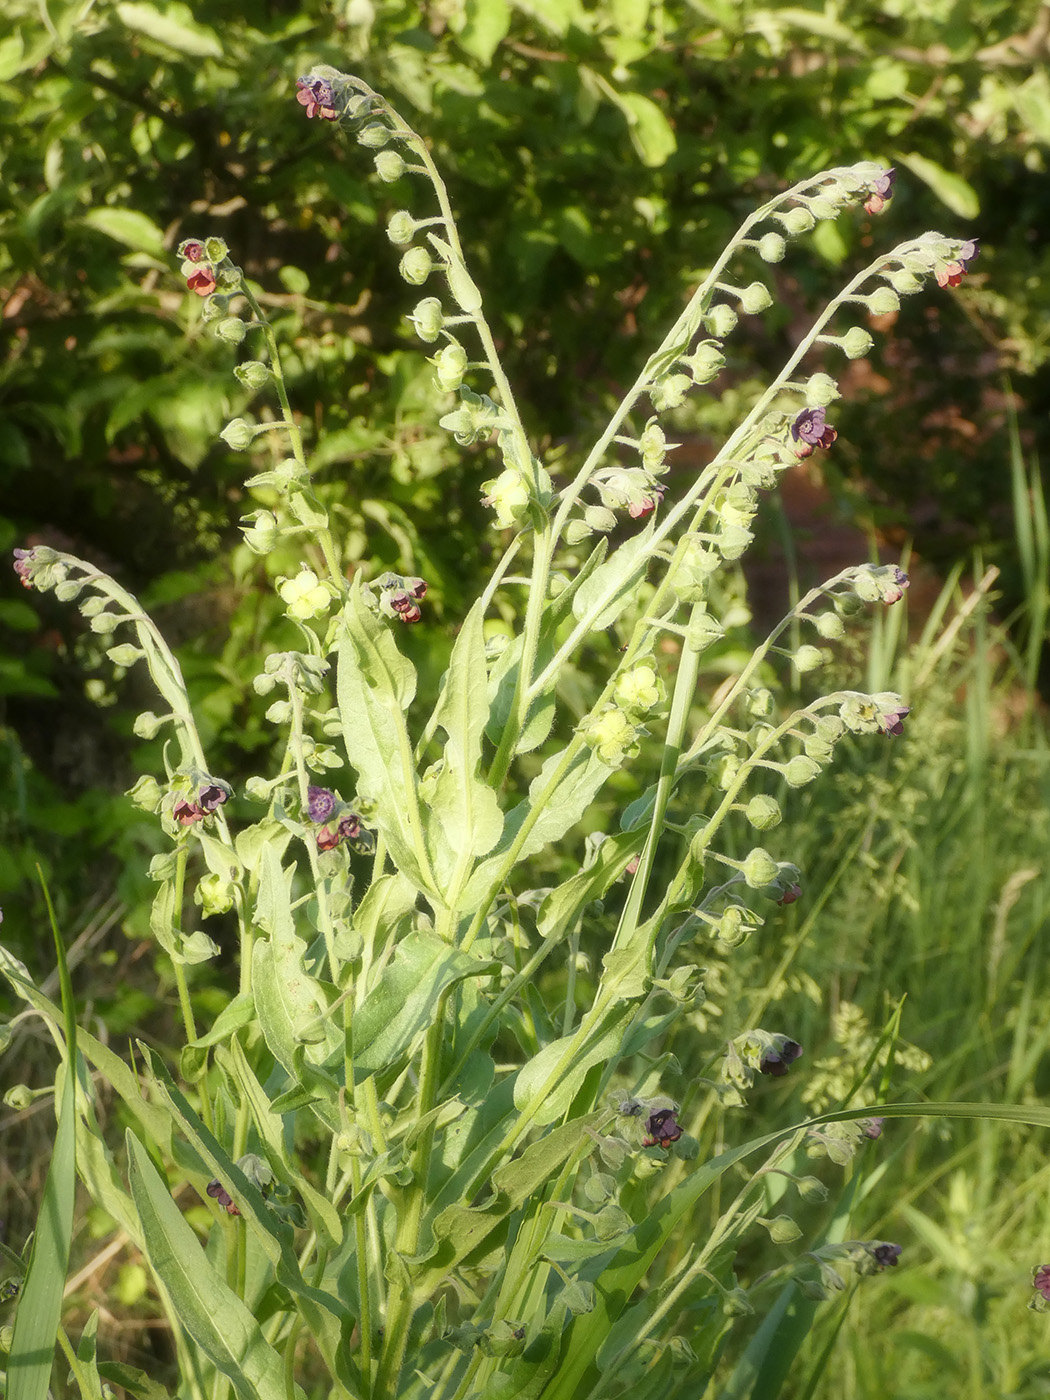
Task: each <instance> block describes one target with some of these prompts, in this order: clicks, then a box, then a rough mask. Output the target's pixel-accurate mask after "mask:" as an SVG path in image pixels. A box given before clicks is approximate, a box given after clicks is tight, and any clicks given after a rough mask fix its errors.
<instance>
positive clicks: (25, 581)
mask: <svg viewBox="0 0 1050 1400" xmlns="http://www.w3.org/2000/svg"><path fill="white" fill-rule="evenodd" d="M15 573H16V574H17V575H18V577H19V579H20V580H21V582H22V587H23V588H32V586H33V551H32V550H31V549H16V550H15Z"/></svg>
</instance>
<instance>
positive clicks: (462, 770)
mask: <svg viewBox="0 0 1050 1400" xmlns="http://www.w3.org/2000/svg"><path fill="white" fill-rule="evenodd" d="M483 619H484V613H483V609H482V606H481V604H480V603H477V604H475V605H474V607H473V608H471V610H470V612H469V613H468V614H467V617H466V619H465V620H464V623H463V626H462V627H461V628H460V632H459V636H458V637H457V638H456V644H455V646H454V647H453V648H452V657H451V660H450V661H449V667H448V671H447V672H446V673H445V678H444V684H443V686H442V690H441V695H440V698H439V699H438V703H437V707H436V709H435V711H434V719H433V723H434V725H435V726H436V727H438V728H441V729H443V730H444V731H445V734H446V735H447V742H446V744H445V752H444V757H443V760H442V765H441V770H440V773H439V775H438V777H437V779H436V781H435V783H434V786H433V789H432V791H431V793H430V795H429V797H427V798H426V799H425V800H426V802H427V805H428V806H429V808H430V816H429V819H428V821H427V845H428V847H429V849H430V851H431V856H432V859H433V861H434V868H435V873H436V874H437V877H438V880H439V881H440V882H441V884H442V886H443V887H444V892H445V894H446V897H447V898H451V896H452V893H453V891H451V890H450V888H449V882H450V880H451V879H452V878H453V876H454V875H455V874H456V873H457V872H459V874H460V878H462V876H463V874H464V873H465V871H464V869H463V862H464V859H465V858H469V863H468V864H467V866H466V869H467V870H469V868H470V863H472V861H473V859H474V858H476V857H478V856H483V855H485V854H486V853H487V852H488V851H491V850H492V848H493V846H495V844H496V842H497V841H498V840H499V838H500V833H501V831H502V830H503V813H502V812H501V811H500V807H499V802H498V801H497V799H496V794H495V793H494V792H493V791H492V789H491V788H490V787H489V785H488V784H487V783H485V782H483V781H482V780H481V779H480V778H479V777H478V769H479V768H480V766H481V741H482V735H483V734H484V731H485V723H486V721H487V719H488V712H489V707H488V699H487V690H488V682H487V679H486V673H485V638H484V633H483V630H482V624H483Z"/></svg>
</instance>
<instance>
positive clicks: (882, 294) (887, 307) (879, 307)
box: [865, 287, 901, 316]
mask: <svg viewBox="0 0 1050 1400" xmlns="http://www.w3.org/2000/svg"><path fill="white" fill-rule="evenodd" d="M865 301H866V302H867V304H868V310H869V311H870V312H871V314H872V315H873V316H890V315H892V314H893V312H895V311H899V310H900V309H901V299H900V297H899V296H898V295H897V293H896V292H895V291H894V290H893V288H892V287H876V289H875V290H874V291H873V292H872V293H871V295H870V296H868V297H865Z"/></svg>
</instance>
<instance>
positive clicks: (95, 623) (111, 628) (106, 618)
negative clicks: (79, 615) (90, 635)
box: [91, 612, 124, 637]
mask: <svg viewBox="0 0 1050 1400" xmlns="http://www.w3.org/2000/svg"><path fill="white" fill-rule="evenodd" d="M123 621H124V618H123V617H122V616H120V615H119V614H117V613H111V612H101V613H99V614H98V616H97V617H93V618H92V619H91V630H92V632H97V633H98V634H99V636H101V637H108V636H109V635H110V633H111V632H115V631H116V630H117V628H118V627H119V626H120V624H121V623H122V622H123Z"/></svg>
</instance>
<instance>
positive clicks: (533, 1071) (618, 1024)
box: [514, 1002, 633, 1124]
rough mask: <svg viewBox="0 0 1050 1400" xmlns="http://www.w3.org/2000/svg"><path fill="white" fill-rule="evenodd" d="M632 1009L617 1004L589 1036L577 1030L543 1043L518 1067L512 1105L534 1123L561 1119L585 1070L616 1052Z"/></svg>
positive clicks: (600, 1063)
mask: <svg viewBox="0 0 1050 1400" xmlns="http://www.w3.org/2000/svg"><path fill="white" fill-rule="evenodd" d="M632 1010H633V1008H632V1007H631V1006H630V1004H628V1003H626V1002H625V1003H620V1004H618V1005H617V1006H614V1007H613V1008H612V1009H611V1010H610V1011H609V1012H608V1013H607V1014H606V1016H605V1017H604V1018H603V1019H602V1021H601V1022H600V1023H599V1025H598V1026H597V1027H595V1029H594V1031H593V1032H591V1034H590V1035H588V1036H581V1035H580V1034H579V1032H577V1033H576V1034H575V1035H567V1036H563V1037H562V1038H561V1039H560V1040H553V1041H551V1043H550V1044H549V1045H545V1046H544V1047H543V1049H542V1050H541V1051H540V1053H539V1054H538V1055H536V1056H534V1057H533V1059H531V1060H530V1061H529V1063H528V1064H527V1065H525V1066H524V1067H523V1068H522V1069H521V1070H519V1072H518V1077H517V1079H516V1080H515V1081H514V1107H515V1108H516V1109H518V1110H519V1112H522V1113H524V1112H526V1111H528V1112H529V1113H530V1114H531V1117H532V1121H533V1122H534V1123H540V1124H542V1123H553V1122H554V1120H555V1119H556V1118H560V1117H561V1116H562V1114H564V1112H565V1110H566V1109H567V1108H568V1107H569V1105H570V1104H571V1103H572V1101H573V1099H574V1098H575V1097H576V1095H577V1093H578V1092H579V1090H580V1086H581V1085H582V1084H583V1081H584V1079H585V1078H586V1075H587V1071H588V1070H589V1069H590V1068H591V1067H592V1066H593V1065H602V1064H605V1062H606V1060H609V1059H611V1058H612V1056H613V1055H615V1054H616V1053H617V1051H618V1049H619V1047H620V1044H621V1042H622V1040H623V1035H624V1030H625V1028H626V1026H627V1023H628V1021H629V1020H630V1018H631V1015H632ZM559 1066H561V1068H560V1069H559Z"/></svg>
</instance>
